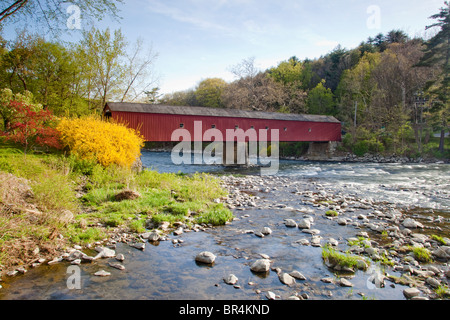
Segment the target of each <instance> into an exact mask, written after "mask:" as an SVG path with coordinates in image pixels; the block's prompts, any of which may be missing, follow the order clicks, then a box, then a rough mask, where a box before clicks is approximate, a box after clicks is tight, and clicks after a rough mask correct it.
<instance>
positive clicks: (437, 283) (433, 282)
mask: <svg viewBox="0 0 450 320" xmlns="http://www.w3.org/2000/svg"><path fill="white" fill-rule="evenodd" d="M425 282H426V283H428V284H429V285H430V286H432V287H433V288H435V289H436V288H439V286H440V285H441V282H440V281H439V280H436V279H435V278H432V277H429V278H427V279H426V280H425Z"/></svg>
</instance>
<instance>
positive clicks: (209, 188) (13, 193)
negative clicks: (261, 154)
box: [0, 147, 232, 279]
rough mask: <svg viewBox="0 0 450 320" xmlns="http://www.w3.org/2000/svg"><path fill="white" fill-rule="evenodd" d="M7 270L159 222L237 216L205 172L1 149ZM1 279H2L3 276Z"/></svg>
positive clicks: (0, 265)
mask: <svg viewBox="0 0 450 320" xmlns="http://www.w3.org/2000/svg"><path fill="white" fill-rule="evenodd" d="M0 151H1V152H0V169H1V170H0V249H1V250H0V252H1V254H0V275H1V276H14V275H17V274H24V273H26V272H27V270H29V269H30V268H33V267H37V266H39V265H41V264H48V263H55V262H58V261H61V260H62V259H63V257H65V256H67V255H68V254H69V255H70V253H71V251H72V250H74V249H75V250H79V247H82V248H85V249H90V248H95V246H97V245H99V244H100V243H101V242H102V241H103V240H104V239H108V240H114V239H116V238H117V237H118V235H119V234H123V233H126V234H127V236H125V238H127V239H133V238H136V237H138V236H136V235H139V233H142V232H143V231H145V230H146V228H149V226H151V224H153V223H157V224H158V223H165V224H167V225H168V226H172V225H173V224H175V223H178V222H180V221H181V222H183V223H187V224H195V223H206V224H213V225H221V224H224V223H225V222H226V221H229V220H231V219H232V213H231V211H230V210H228V209H227V208H225V207H223V205H222V204H220V203H217V202H214V199H217V198H219V197H221V196H224V195H225V193H224V190H223V189H222V188H221V187H220V185H219V184H218V182H217V181H216V179H214V178H212V177H209V176H207V175H203V174H194V175H189V176H187V175H183V174H163V173H161V174H160V173H157V172H155V171H150V170H144V171H142V172H135V171H133V170H130V169H125V168H121V167H113V166H111V167H108V168H103V167H101V166H100V165H97V164H93V163H89V162H80V161H77V160H76V159H74V158H70V157H69V158H67V157H65V156H64V155H56V154H27V155H24V154H23V153H22V152H21V151H20V150H18V149H15V148H13V147H5V148H2V149H0ZM0 279H1V277H0Z"/></svg>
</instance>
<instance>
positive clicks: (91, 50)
mask: <svg viewBox="0 0 450 320" xmlns="http://www.w3.org/2000/svg"><path fill="white" fill-rule="evenodd" d="M125 47H126V42H125V37H124V35H123V34H122V32H121V30H120V29H119V30H115V31H114V34H111V31H110V30H109V28H107V29H106V30H105V31H101V30H99V29H96V28H92V29H91V30H90V31H87V32H84V33H83V39H82V40H81V42H80V43H79V48H78V50H79V53H80V55H81V58H82V61H83V62H84V63H85V66H86V72H87V79H86V81H87V87H88V88H87V91H88V92H87V93H88V97H87V98H88V99H89V100H92V98H93V97H94V98H96V99H98V100H97V101H98V102H97V103H94V105H93V109H95V108H97V109H98V110H100V109H102V108H103V106H104V105H105V103H106V100H108V99H112V100H114V99H118V97H123V91H121V88H120V84H121V82H122V80H123V77H124V68H123V66H124V64H123V63H122V60H121V58H122V57H123V56H124V55H125Z"/></svg>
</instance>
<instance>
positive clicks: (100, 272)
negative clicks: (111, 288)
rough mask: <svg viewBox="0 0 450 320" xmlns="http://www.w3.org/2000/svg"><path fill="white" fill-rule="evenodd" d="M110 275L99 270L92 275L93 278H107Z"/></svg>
mask: <svg viewBox="0 0 450 320" xmlns="http://www.w3.org/2000/svg"><path fill="white" fill-rule="evenodd" d="M110 275H111V273H109V272H107V271H105V270H100V271H97V272H96V273H94V276H97V277H107V276H110Z"/></svg>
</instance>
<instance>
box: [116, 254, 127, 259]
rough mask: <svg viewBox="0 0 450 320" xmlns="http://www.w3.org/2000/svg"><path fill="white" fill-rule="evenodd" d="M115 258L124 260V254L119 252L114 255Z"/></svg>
mask: <svg viewBox="0 0 450 320" xmlns="http://www.w3.org/2000/svg"><path fill="white" fill-rule="evenodd" d="M116 260H117V261H123V260H125V256H124V255H123V254H121V253H119V254H118V255H117V256H116Z"/></svg>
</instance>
